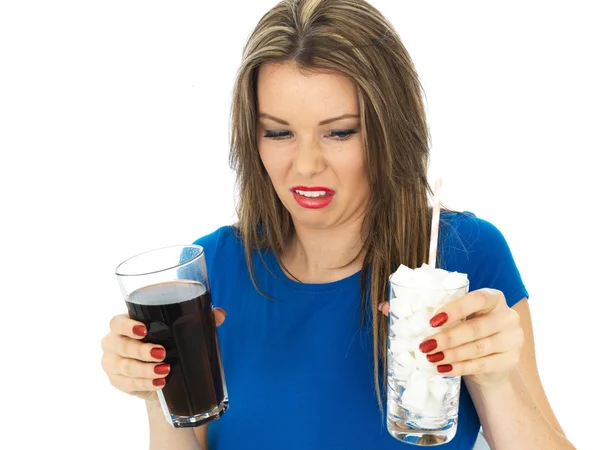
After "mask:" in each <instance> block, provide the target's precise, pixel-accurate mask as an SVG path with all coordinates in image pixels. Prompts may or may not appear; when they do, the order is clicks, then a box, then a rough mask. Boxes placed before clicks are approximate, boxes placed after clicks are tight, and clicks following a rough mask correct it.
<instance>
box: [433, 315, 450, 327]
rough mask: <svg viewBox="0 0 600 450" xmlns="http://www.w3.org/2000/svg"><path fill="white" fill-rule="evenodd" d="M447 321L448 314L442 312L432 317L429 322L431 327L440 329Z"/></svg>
mask: <svg viewBox="0 0 600 450" xmlns="http://www.w3.org/2000/svg"><path fill="white" fill-rule="evenodd" d="M447 320H448V314H446V313H445V312H441V313H439V314H436V315H435V316H433V317H432V319H431V320H430V321H429V325H431V326H432V327H434V328H435V327H440V326H442V325H444V324H445V323H446V321H447Z"/></svg>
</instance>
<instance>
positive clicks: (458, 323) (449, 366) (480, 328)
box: [380, 289, 524, 386]
mask: <svg viewBox="0 0 600 450" xmlns="http://www.w3.org/2000/svg"><path fill="white" fill-rule="evenodd" d="M380 310H381V311H382V312H383V313H384V314H385V315H386V316H387V314H388V303H387V302H385V303H384V304H382V305H381V307H380ZM463 320H464V321H463ZM430 324H431V326H432V327H441V326H444V329H443V330H441V331H440V332H438V333H436V334H434V335H432V336H430V337H428V338H427V339H425V340H424V341H423V343H421V345H420V347H419V348H420V349H421V351H422V352H423V353H426V354H427V359H428V360H429V361H430V362H432V363H434V364H436V366H437V370H438V372H440V373H443V374H444V375H447V376H454V375H464V376H466V377H467V378H469V379H470V380H471V381H473V382H474V383H476V384H478V385H482V386H483V385H485V386H489V385H495V384H498V383H502V382H503V381H505V380H507V379H508V374H509V373H510V371H511V370H513V369H515V368H516V366H517V364H518V363H519V358H520V355H521V347H522V346H523V341H524V333H523V329H522V328H521V324H520V320H519V313H518V312H516V311H515V310H513V309H511V308H509V307H508V305H507V304H506V298H505V297H504V294H503V293H502V292H500V291H498V290H495V289H479V290H476V291H472V292H469V293H468V294H467V295H465V296H464V297H463V298H461V299H459V300H456V301H455V302H452V303H449V304H447V305H445V306H444V307H443V308H442V309H440V310H439V311H438V312H437V314H436V315H435V316H434V317H432V318H431V321H430Z"/></svg>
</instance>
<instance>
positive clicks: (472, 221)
mask: <svg viewBox="0 0 600 450" xmlns="http://www.w3.org/2000/svg"><path fill="white" fill-rule="evenodd" d="M440 241H441V242H440V243H441V245H446V246H450V247H451V248H453V249H460V250H462V251H464V252H466V253H471V252H473V251H475V250H477V251H479V252H481V251H484V250H494V249H497V248H498V246H505V245H507V243H506V240H505V238H504V235H503V234H502V232H501V231H500V230H499V229H498V227H497V226H496V225H494V224H493V223H491V222H490V221H488V220H485V219H482V218H481V217H478V216H476V215H475V214H474V213H472V212H470V211H463V212H458V211H444V212H442V214H441V215H440Z"/></svg>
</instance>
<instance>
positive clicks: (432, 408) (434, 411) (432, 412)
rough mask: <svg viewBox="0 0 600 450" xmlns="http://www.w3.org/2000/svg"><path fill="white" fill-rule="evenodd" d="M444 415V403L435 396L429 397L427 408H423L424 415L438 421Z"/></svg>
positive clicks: (426, 403)
mask: <svg viewBox="0 0 600 450" xmlns="http://www.w3.org/2000/svg"><path fill="white" fill-rule="evenodd" d="M441 414H442V402H441V400H438V399H437V398H435V397H434V396H433V395H430V396H428V397H427V401H426V402H425V407H424V408H423V415H424V416H429V417H431V418H435V419H437V418H438V416H440V415H441Z"/></svg>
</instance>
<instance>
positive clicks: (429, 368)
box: [414, 351, 436, 374]
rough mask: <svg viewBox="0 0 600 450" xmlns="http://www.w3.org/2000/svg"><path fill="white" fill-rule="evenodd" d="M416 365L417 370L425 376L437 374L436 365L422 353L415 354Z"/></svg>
mask: <svg viewBox="0 0 600 450" xmlns="http://www.w3.org/2000/svg"><path fill="white" fill-rule="evenodd" d="M414 355H415V363H416V365H417V370H420V371H421V372H423V373H425V374H434V373H436V368H435V365H434V364H432V363H430V362H429V361H427V355H426V354H425V353H422V352H420V351H418V352H415V353H414Z"/></svg>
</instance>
